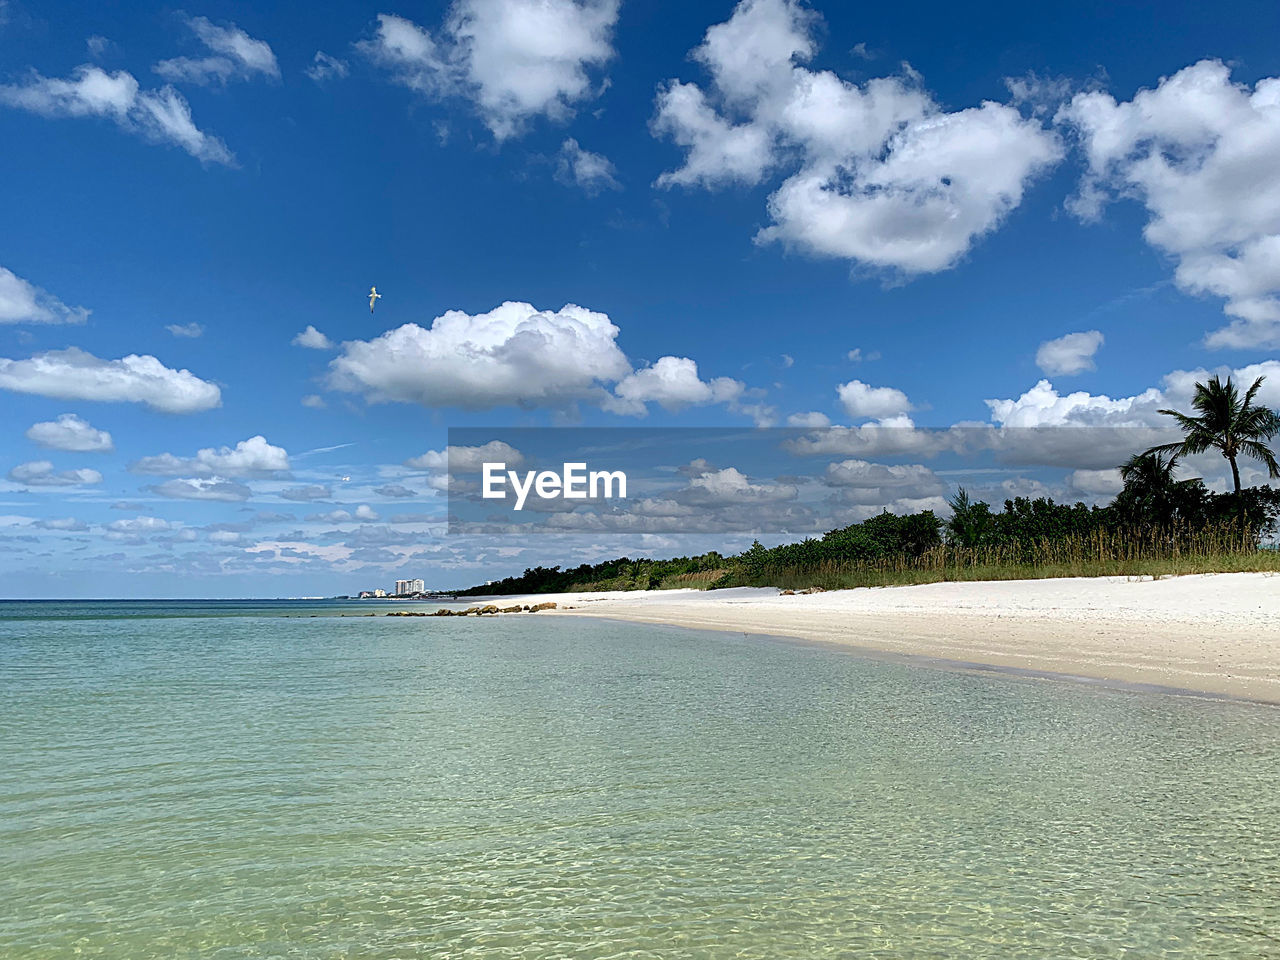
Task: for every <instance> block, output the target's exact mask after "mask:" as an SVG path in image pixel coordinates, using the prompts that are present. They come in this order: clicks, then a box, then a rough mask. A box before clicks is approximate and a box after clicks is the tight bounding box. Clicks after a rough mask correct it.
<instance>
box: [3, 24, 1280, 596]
mask: <svg viewBox="0 0 1280 960" xmlns="http://www.w3.org/2000/svg"><path fill="white" fill-rule="evenodd" d="M1278 32H1280V7H1277V6H1276V5H1275V4H1274V3H1271V2H1265V3H1264V2H1257V3H1253V2H1239V3H1224V4H1218V5H1214V6H1213V7H1210V6H1208V5H1205V4H1195V3H1126V4H1115V3H1101V2H1100V3H1088V2H1073V3H1070V4H1066V3H1043V4H1036V5H1027V4H1018V5H1013V4H1004V3H993V4H977V5H969V6H966V7H963V8H962V7H957V6H956V5H954V4H929V3H922V4H912V5H904V4H897V5H892V4H891V5H879V6H871V5H854V4H838V3H833V2H821V0H817V2H813V3H804V2H798V0H743V2H741V3H738V4H737V5H734V4H732V3H727V2H682V3H652V2H651V3H645V2H638V0H633V2H626V0H623V2H615V0H455V2H453V3H451V4H448V3H416V4H413V5H406V6H383V5H375V6H361V5H356V4H344V3H316V4H314V5H311V6H310V7H309V8H308V11H307V14H306V16H301V15H299V12H298V8H297V7H296V5H284V4H281V5H271V4H266V3H263V4H254V5H252V6H248V5H244V4H229V3H204V4H201V5H199V6H195V5H192V6H187V7H181V6H158V5H157V6H149V5H146V4H136V3H135V4H86V3H65V2H56V0H50V2H43V3H35V2H32V0H0V144H3V149H0V197H2V201H3V209H4V211H5V217H4V227H3V229H2V230H0V409H2V410H3V412H4V418H3V423H4V429H3V430H0V541H2V542H3V545H4V547H5V549H4V550H3V553H2V554H0V596H7V597H112V596H122V597H217V596H257V597H274V596H316V595H332V594H345V593H352V592H355V591H357V590H360V589H371V588H374V587H383V588H384V589H385V588H389V587H390V586H391V584H392V583H393V582H394V580H396V579H400V578H405V577H421V578H423V579H424V580H425V581H426V582H427V583H428V584H429V585H430V586H433V587H442V588H443V587H450V586H461V585H467V584H471V583H475V582H478V581H482V580H485V579H492V578H496V577H500V576H505V575H509V574H512V573H518V572H519V571H520V570H521V569H522V568H524V567H526V566H532V565H536V564H541V563H563V564H576V563H579V562H584V561H595V560H600V559H605V558H609V557H614V556H618V555H630V556H641V555H659V556H661V555H672V554H680V553H685V552H690V551H701V550H705V549H711V548H716V549H721V550H733V549H739V548H741V547H742V546H745V545H746V544H747V543H749V542H750V539H751V537H750V536H746V537H745V540H744V539H743V536H742V535H736V536H730V535H726V534H719V535H713V534H711V533H705V532H689V533H687V534H682V533H680V532H672V531H671V529H670V527H671V525H670V524H669V523H668V524H666V525H665V526H662V527H661V528H659V527H654V528H653V530H651V531H646V529H645V528H644V527H642V526H641V527H633V528H630V529H631V530H633V531H636V532H626V533H623V532H618V530H616V529H600V530H594V531H591V532H573V533H565V534H564V535H557V536H548V535H539V536H536V537H528V538H520V537H511V536H486V535H479V534H475V535H456V534H455V535H450V534H449V532H448V530H447V529H446V526H445V520H446V519H447V516H448V513H449V509H448V505H447V501H446V493H447V492H448V489H449V486H450V481H449V478H448V476H447V475H446V474H447V458H446V457H445V456H444V451H445V449H446V446H447V444H448V430H449V429H450V428H467V429H468V431H469V434H468V435H470V436H478V434H476V433H475V432H474V431H475V430H476V429H477V428H484V430H489V429H491V430H492V431H493V437H494V439H495V441H496V440H497V439H498V438H499V436H500V434H501V431H502V430H503V429H505V428H521V429H524V428H532V427H566V426H572V427H609V428H616V429H624V428H633V427H644V428H648V429H653V428H670V429H674V428H685V427H732V428H743V429H757V428H760V427H796V428H814V429H817V428H823V427H827V426H833V427H836V428H839V429H840V433H839V437H841V438H843V439H841V440H840V442H838V443H835V444H833V445H831V447H830V449H827V448H825V447H824V448H822V449H821V450H817V449H814V450H811V451H810V455H811V456H815V457H821V456H827V457H828V459H827V460H825V461H822V462H821V463H818V461H816V460H815V461H813V462H814V463H818V466H819V467H820V469H819V470H818V471H817V473H818V474H823V475H825V476H827V477H828V485H829V486H831V487H832V489H833V490H834V491H835V493H834V494H833V497H834V500H833V501H832V502H836V501H838V506H839V510H836V511H835V512H833V513H832V517H834V518H835V519H839V520H843V521H844V522H852V521H853V520H855V519H858V518H860V517H863V516H867V515H870V514H871V513H874V512H876V511H878V510H881V509H886V508H887V509H890V510H895V511H898V512H903V511H909V510H914V509H926V508H927V509H935V510H937V511H938V512H939V513H940V514H945V512H946V506H945V500H946V497H947V496H948V495H949V494H950V493H951V492H953V491H954V488H955V482H954V479H948V477H949V476H950V474H948V473H947V472H946V471H943V470H941V469H940V468H939V466H938V464H937V463H936V462H932V461H931V458H933V457H934V456H936V454H937V452H938V451H937V449H936V447H937V445H936V444H931V443H927V442H923V441H921V442H915V439H918V438H920V437H924V436H926V435H927V436H933V437H936V436H939V435H946V434H947V431H949V430H951V428H953V427H956V425H963V427H962V429H964V430H979V431H982V435H983V436H987V437H992V438H996V440H995V442H996V443H997V445H1003V448H1007V449H1010V450H1012V449H1014V448H1018V449H1020V450H1022V451H1023V452H1022V453H1021V454H1020V455H1019V456H1010V457H1007V458H1005V460H1004V461H1003V462H1002V465H1000V466H999V468H998V469H997V468H992V469H991V470H989V471H988V472H987V473H986V474H985V476H986V478H987V479H986V480H985V486H983V485H980V486H979V487H978V489H977V492H978V493H979V494H980V495H982V496H983V497H984V498H985V499H988V500H990V501H991V502H993V503H997V504H998V503H1000V502H1002V501H1003V499H1004V498H1005V497H1006V496H1011V495H1016V494H1046V495H1053V496H1055V497H1058V498H1061V499H1068V500H1076V499H1080V500H1084V501H1085V502H1105V501H1106V500H1107V499H1108V498H1109V497H1110V496H1111V495H1113V494H1114V492H1115V491H1116V490H1117V489H1118V476H1117V474H1116V472H1115V470H1114V468H1113V465H1112V464H1111V463H1109V462H1102V461H1100V459H1099V450H1098V444H1097V442H1096V440H1094V439H1090V437H1091V434H1090V431H1088V430H1077V431H1074V432H1068V433H1065V434H1063V436H1065V437H1067V438H1068V439H1066V440H1063V441H1061V442H1058V443H1057V444H1056V445H1055V450H1054V452H1053V454H1052V456H1046V455H1043V454H1042V453H1037V452H1034V451H1033V450H1031V448H1032V447H1036V444H1035V443H1028V442H1024V441H1022V440H1019V439H1018V438H1019V437H1022V436H1029V435H1036V436H1039V431H1028V432H1027V433H1026V434H1021V433H1019V432H1018V431H1020V430H1022V429H1023V428H1040V427H1095V428H1098V427H1106V428H1125V429H1132V430H1134V436H1135V438H1144V439H1145V438H1146V437H1148V436H1155V435H1157V434H1160V432H1161V430H1162V429H1167V426H1168V424H1167V418H1164V417H1162V416H1161V415H1160V414H1159V413H1158V412H1157V411H1158V410H1159V409H1160V408H1163V407H1168V406H1173V407H1179V408H1182V409H1185V408H1187V406H1188V404H1189V399H1190V397H1191V395H1192V392H1193V388H1194V384H1195V382H1196V381H1197V380H1203V379H1205V378H1206V377H1208V376H1209V375H1211V374H1212V373H1214V372H1219V373H1230V374H1233V375H1234V376H1236V377H1237V378H1239V379H1247V380H1249V381H1250V382H1251V381H1252V379H1253V378H1256V377H1257V376H1267V377H1268V380H1267V381H1266V382H1265V383H1264V385H1263V388H1262V391H1261V393H1260V395H1259V397H1260V399H1261V400H1262V401H1263V402H1265V403H1268V404H1269V405H1271V406H1273V407H1280V358H1278V356H1277V351H1278V349H1280V161H1278V160H1277V158H1278V157H1280V79H1277V78H1280V49H1277V47H1276V45H1275V43H1274V38H1275V37H1276V36H1277V35H1278ZM371 285H376V286H377V289H378V291H379V293H380V294H381V295H382V298H381V299H380V300H378V301H377V305H376V308H375V309H374V310H373V312H370V310H369V306H368V299H367V291H368V290H369V288H370V286H371ZM481 433H483V430H481ZM913 438H915V439H913ZM1020 445H1021V446H1020ZM1037 449H1038V448H1037ZM1109 455H1110V454H1109V453H1108V456H1109ZM785 461H786V458H785V457H780V458H779V460H778V462H777V464H776V465H775V466H774V467H773V468H772V469H770V467H769V464H768V463H767V462H761V461H758V460H757V461H754V462H753V464H752V467H751V470H749V471H748V470H745V469H739V466H738V465H735V464H734V463H732V462H728V461H715V460H714V459H707V460H701V459H699V460H696V461H689V462H686V463H683V464H675V463H674V462H673V463H672V464H666V465H664V466H665V467H670V468H671V470H673V471H676V472H675V473H673V474H672V475H673V476H675V475H679V476H684V477H686V478H687V479H688V481H689V483H690V484H691V485H694V486H697V488H698V490H700V491H703V494H700V495H705V491H707V490H718V489H727V490H731V488H735V486H736V488H737V489H738V490H743V489H746V490H750V489H751V488H752V487H753V486H754V487H755V488H757V489H761V490H768V489H774V488H779V487H781V488H782V489H784V490H785V489H787V488H788V484H789V483H790V481H788V480H787V479H786V478H787V477H788V476H790V475H792V474H794V473H796V470H795V469H794V465H793V464H790V463H788V462H785ZM1045 466H1052V467H1054V468H1055V469H1056V470H1057V473H1056V474H1054V475H1052V476H1050V475H1049V474H1046V473H1045V472H1044V470H1043V469H1041V468H1043V467H1045ZM890 467H892V469H889V468H890ZM1187 469H1188V470H1189V471H1192V473H1191V474H1189V475H1196V476H1203V477H1204V478H1205V480H1206V482H1208V483H1210V485H1211V486H1214V487H1215V488H1216V489H1223V486H1224V484H1225V482H1226V475H1227V468H1226V465H1225V463H1224V462H1223V461H1221V459H1220V458H1219V459H1217V460H1214V459H1213V458H1204V459H1202V460H1200V461H1195V462H1191V463H1189V464H1188V465H1187ZM699 471H700V472H699ZM833 477H840V478H844V480H841V481H839V482H837V481H836V480H832V479H830V478H833ZM850 477H859V478H862V479H860V480H857V481H856V483H859V484H861V486H860V487H859V488H858V489H859V491H860V492H859V494H858V495H857V496H856V497H852V498H850V497H847V496H845V494H846V493H847V490H846V489H845V488H846V487H847V486H848V483H849V482H851V481H849V479H848V478H850ZM868 478H873V479H868ZM922 478H923V479H924V480H925V481H927V482H922ZM1244 479H1245V482H1246V483H1256V482H1261V481H1262V480H1263V479H1265V478H1264V477H1263V476H1262V475H1261V473H1260V472H1259V471H1258V470H1257V469H1255V468H1254V466H1252V465H1251V466H1248V467H1246V468H1245V470H1244ZM841 483H843V484H844V485H845V487H841ZM744 484H745V486H743V485H744ZM868 491H873V493H869V492H868ZM770 496H772V497H773V498H774V499H777V498H779V497H783V496H784V494H770ZM842 498H843V499H842Z"/></svg>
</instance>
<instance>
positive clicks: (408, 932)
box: [0, 601, 1280, 960]
mask: <svg viewBox="0 0 1280 960" xmlns="http://www.w3.org/2000/svg"><path fill="white" fill-rule="evenodd" d="M426 606H427V608H433V607H435V606H438V604H427V605H426ZM405 608H406V605H404V604H386V603H376V602H374V603H370V602H365V603H355V602H350V603H343V602H329V601H261V602H260V601H225V602H224V601H130V602H124V601H110V602H38V603H33V602H0V958H4V960H27V958H33V960H34V958H41V960H44V958H72V957H77V958H78V957H103V958H119V960H145V958H211V960H212V958H219V960H223V958H225V960H233V958H235V960H240V958H267V957H279V958H285V957H288V958H294V957H297V958H318V960H319V958H323V960H330V958H332V960H337V958H344V960H357V958H359V960H366V958H367V960H374V958H377V960H390V958H404V960H409V958H415V960H416V958H486V960H488V958H493V960H498V958H529V960H543V958H593V960H615V958H656V960H678V958H690V960H693V958H698V960H702V958H708V960H719V958H723V960H729V958H734V960H743V958H758V960H779V958H827V957H842V958H843V957H859V958H864V957H865V958H902V960H907V958H911V960H915V958H960V957H964V958H976V960H983V958H993V960H994V958H1000V960H1016V958H1046V960H1048V958H1054V960H1059V958H1068V957H1082V958H1092V960H1097V958H1113V957H1114V958H1121V957H1123V958H1174V957H1187V958H1249V960H1257V958H1265V957H1280V709H1277V708H1275V707H1270V706H1266V705H1261V704H1253V703H1245V702H1234V701H1227V700H1220V699H1218V700H1215V699H1208V698H1196V697H1190V696H1172V695H1166V694H1157V693H1152V692H1147V691H1136V690H1127V689H1117V688H1109V687H1104V686H1099V685H1097V684H1082V683H1072V682H1065V681H1061V680H1047V679H1040V678H1032V677H1020V676H1005V675H999V674H993V673H991V672H989V671H987V672H979V671H965V670H955V669H938V668H935V667H931V666H927V665H920V664H912V663H896V662H887V661H880V660H875V659H868V658H866V657H864V656H860V655H855V654H852V653H849V652H845V651H840V650H835V649H830V648H824V647H819V646H814V645H806V644H804V643H800V642H795V641H788V640H781V639H776V638H768V637H759V636H748V635H744V634H741V633H737V634H735V633H712V632H697V631H690V630H682V629H676V628H664V627H655V626H650V625H644V626H641V625H630V624H624V623H618V622H611V621H594V620H590V619H585V618H578V617H574V618H563V617H556V616H554V615H552V616H548V615H543V614H522V615H518V616H516V615H511V616H504V617H489V618H483V619H477V618H474V617H469V618H465V619H463V618H456V617H451V618H435V619H428V618H405V617H386V616H377V615H375V616H368V614H370V613H373V614H382V613H386V612H388V611H389V610H393V609H405ZM1210 639H1211V638H1210Z"/></svg>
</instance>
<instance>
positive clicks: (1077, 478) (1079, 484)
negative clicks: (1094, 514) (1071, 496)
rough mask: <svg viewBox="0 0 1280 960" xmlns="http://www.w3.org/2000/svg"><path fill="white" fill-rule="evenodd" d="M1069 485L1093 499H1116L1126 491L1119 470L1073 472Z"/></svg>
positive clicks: (1068, 479)
mask: <svg viewBox="0 0 1280 960" xmlns="http://www.w3.org/2000/svg"><path fill="white" fill-rule="evenodd" d="M1067 485H1068V486H1069V487H1070V488H1071V489H1072V490H1075V491H1077V492H1079V493H1084V494H1088V495H1089V496H1093V497H1114V496H1115V495H1116V494H1117V493H1119V492H1120V491H1121V490H1123V489H1124V480H1123V479H1121V477H1120V470H1119V468H1116V467H1112V468H1110V469H1105V470H1073V471H1072V472H1071V475H1070V476H1068V477H1067Z"/></svg>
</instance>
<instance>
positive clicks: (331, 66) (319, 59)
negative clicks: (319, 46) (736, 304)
mask: <svg viewBox="0 0 1280 960" xmlns="http://www.w3.org/2000/svg"><path fill="white" fill-rule="evenodd" d="M349 72H350V69H349V68H348V67H347V61H345V60H339V59H338V58H337V57H331V56H329V55H328V54H327V53H325V52H324V51H323V50H317V51H316V55H315V56H314V57H313V58H312V60H311V66H309V67H307V70H306V74H307V76H308V77H310V78H311V79H312V80H314V81H316V83H320V82H322V81H325V80H334V79H338V80H341V79H343V78H344V77H346V75H347V74H348V73H349Z"/></svg>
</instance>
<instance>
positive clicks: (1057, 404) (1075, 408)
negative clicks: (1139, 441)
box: [986, 380, 1165, 427]
mask: <svg viewBox="0 0 1280 960" xmlns="http://www.w3.org/2000/svg"><path fill="white" fill-rule="evenodd" d="M1164 402H1165V398H1164V394H1163V393H1161V391H1159V390H1157V389H1156V388H1154V387H1152V388H1151V389H1149V390H1146V391H1144V392H1143V393H1140V394H1138V395H1137V396H1133V397H1118V398H1116V399H1114V400H1113V399H1111V398H1110V397H1108V396H1106V395H1094V394H1091V393H1086V392H1085V391H1083V390H1080V391H1077V392H1075V393H1069V394H1066V395H1065V396H1064V395H1062V394H1060V393H1058V391H1057V389H1056V388H1055V387H1054V386H1053V384H1052V383H1050V382H1049V381H1048V380H1041V381H1039V382H1038V383H1037V384H1036V385H1035V386H1034V387H1032V388H1031V389H1030V390H1028V391H1027V392H1026V393H1024V394H1023V395H1022V396H1020V397H1018V398H1017V399H1016V400H988V401H986V404H987V406H988V407H990V408H991V419H992V421H993V422H995V423H997V424H999V425H1000V426H1002V427H1062V426H1098V427H1103V426H1105V427H1127V426H1151V425H1155V424H1156V423H1158V422H1159V415H1158V414H1157V413H1156V411H1157V410H1158V409H1159V408H1160V407H1162V406H1163V405H1164Z"/></svg>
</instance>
